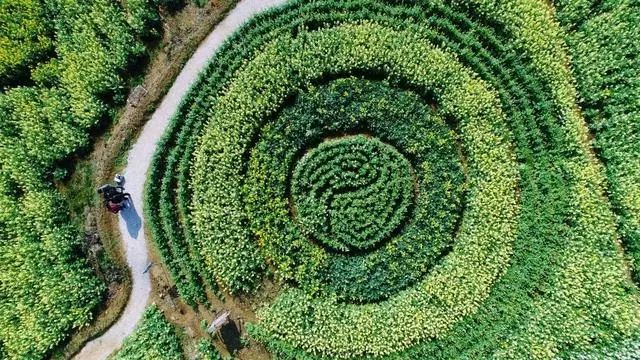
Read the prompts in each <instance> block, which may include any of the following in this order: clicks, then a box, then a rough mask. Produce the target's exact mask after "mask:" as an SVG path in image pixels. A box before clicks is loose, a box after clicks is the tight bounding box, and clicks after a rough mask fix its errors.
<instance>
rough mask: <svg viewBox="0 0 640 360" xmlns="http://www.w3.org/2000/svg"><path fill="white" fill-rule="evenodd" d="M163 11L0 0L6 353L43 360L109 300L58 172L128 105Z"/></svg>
mask: <svg viewBox="0 0 640 360" xmlns="http://www.w3.org/2000/svg"><path fill="white" fill-rule="evenodd" d="M156 20H157V14H156V12H155V9H154V7H153V6H150V4H149V3H148V1H147V0H127V1H122V2H114V1H111V0H96V1H89V2H87V1H76V0H42V1H40V0H6V1H4V0H3V1H2V2H0V87H2V92H1V93H0V204H1V205H2V207H1V209H0V357H2V358H4V356H6V357H7V358H10V359H40V358H43V357H44V356H45V355H47V354H48V353H50V352H51V350H52V349H53V348H54V347H55V346H56V345H57V344H60V343H61V342H62V341H63V340H64V339H65V338H66V337H67V336H68V334H69V333H70V331H71V329H73V328H77V327H80V326H82V325H85V324H87V323H88V322H89V321H90V320H91V319H92V317H93V312H92V310H93V309H94V308H95V307H96V305H98V304H99V303H100V302H101V301H102V300H103V297H104V296H103V295H104V290H105V287H104V284H102V283H101V282H100V281H99V280H98V278H97V277H95V276H94V275H93V274H92V273H91V271H90V269H89V267H88V266H87V264H86V262H85V261H84V260H82V258H81V257H82V255H81V254H82V252H81V251H80V250H79V245H80V244H79V240H80V238H81V236H82V234H81V232H80V231H78V229H77V228H76V227H75V226H74V225H72V222H71V220H70V219H69V216H68V210H67V209H66V205H65V201H64V200H63V199H62V197H61V196H60V194H59V193H58V192H57V191H55V189H54V188H53V184H52V180H59V179H60V178H61V177H64V173H65V171H64V168H65V167H66V165H67V164H68V163H69V162H70V160H69V157H70V156H71V155H72V154H73V153H74V152H76V151H78V150H79V149H81V148H82V147H84V146H86V145H87V144H88V142H89V139H90V136H89V132H90V130H91V128H92V127H94V126H95V125H96V124H98V123H99V122H101V121H104V120H106V119H107V118H109V117H112V116H114V115H113V109H114V108H115V107H116V105H118V104H122V103H123V102H124V101H123V100H124V95H125V93H126V89H125V84H126V81H125V78H126V76H127V74H128V73H129V71H128V69H129V68H130V66H131V65H132V64H133V63H134V62H135V61H136V60H137V59H139V58H140V56H142V55H143V53H144V51H145V47H144V45H143V42H142V39H143V38H146V37H147V36H149V35H151V34H150V32H152V31H153V27H152V25H153V24H154V22H155V21H156Z"/></svg>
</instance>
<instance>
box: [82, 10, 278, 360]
mask: <svg viewBox="0 0 640 360" xmlns="http://www.w3.org/2000/svg"><path fill="white" fill-rule="evenodd" d="M285 1H286V0H242V1H240V2H239V3H238V5H237V6H236V7H235V8H234V9H233V10H231V11H230V12H229V14H228V15H227V17H226V18H225V19H224V20H223V21H222V22H220V24H218V25H217V26H216V28H215V29H214V30H213V31H212V32H211V34H209V36H207V38H206V39H205V40H204V41H203V42H202V44H201V45H200V46H199V47H198V49H197V50H196V52H195V53H194V54H193V56H192V57H191V59H189V61H188V62H187V63H186V64H185V66H184V68H183V69H182V71H181V72H180V75H178V77H177V79H176V81H175V83H174V84H173V86H172V87H171V89H170V90H169V92H168V93H167V95H166V96H165V97H164V99H163V100H162V103H161V104H160V106H159V107H158V108H157V110H156V111H155V112H154V114H153V116H152V117H151V119H150V120H149V121H148V122H147V123H146V125H145V126H144V128H143V130H142V132H141V134H140V136H139V138H138V139H137V141H136V143H135V144H134V145H133V146H132V147H131V150H130V152H129V157H128V161H127V167H126V168H125V170H124V171H123V174H124V176H125V178H126V184H125V187H126V189H127V191H128V192H129V193H131V196H132V198H133V204H132V205H133V206H131V207H130V208H128V209H126V210H124V211H122V212H121V217H120V221H119V229H120V234H121V237H122V241H123V244H124V246H125V251H126V258H127V264H128V265H129V268H130V271H131V278H132V290H131V295H130V298H129V301H128V303H127V305H126V307H125V309H124V311H123V312H122V315H121V317H120V319H118V321H117V322H116V323H115V324H113V326H111V327H110V328H109V330H107V331H106V332H105V333H104V334H103V335H102V336H100V337H99V338H96V339H94V340H92V341H90V342H89V343H87V344H86V345H85V347H84V348H83V349H82V351H80V353H78V355H76V356H75V357H74V359H77V360H83V359H87V360H99V359H106V358H107V357H108V356H109V355H110V354H111V353H112V352H113V351H115V350H117V349H118V348H120V346H121V345H122V341H123V340H124V338H125V337H126V336H128V335H129V334H131V332H132V331H133V329H134V328H135V326H136V323H137V322H138V320H139V319H140V317H141V316H142V313H143V311H144V309H145V308H146V306H147V302H148V300H149V294H150V292H151V280H150V277H149V273H143V272H144V270H145V268H146V267H147V265H148V253H147V241H146V239H145V236H144V229H143V226H144V221H143V219H142V213H143V212H142V211H143V210H142V205H143V190H144V183H145V180H146V174H147V170H148V169H149V165H150V164H151V159H152V157H153V153H154V152H155V148H156V144H157V143H158V141H159V139H160V137H161V136H162V134H163V133H164V130H165V128H166V127H167V126H168V124H169V120H170V119H171V117H172V116H173V114H174V113H176V111H177V109H178V106H179V105H180V102H181V100H182V97H183V96H184V95H185V94H186V92H187V91H188V90H189V88H190V87H191V85H192V84H193V83H194V82H195V80H196V79H197V77H198V74H199V73H200V72H201V71H202V70H203V69H204V67H205V66H206V64H207V63H208V61H209V59H210V58H211V57H212V56H213V54H214V53H215V52H216V50H217V49H218V48H219V47H220V45H222V43H223V42H224V41H225V40H226V39H227V38H228V37H229V36H230V35H231V34H233V32H235V31H236V30H237V29H238V28H239V27H240V26H241V25H242V24H243V23H244V22H246V20H248V19H249V18H250V17H251V16H253V15H254V14H256V13H258V12H260V11H263V10H265V9H267V8H270V7H274V6H277V5H280V4H282V3H284V2H285Z"/></svg>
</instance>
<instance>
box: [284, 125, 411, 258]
mask: <svg viewBox="0 0 640 360" xmlns="http://www.w3.org/2000/svg"><path fill="white" fill-rule="evenodd" d="M413 184H414V176H413V170H412V169H411V164H410V163H409V161H408V160H407V159H406V158H404V157H403V156H402V155H401V154H400V153H399V152H398V151H396V150H395V149H393V148H392V147H391V146H389V145H386V144H384V143H382V142H380V141H379V140H376V139H370V138H367V137H365V136H362V135H356V136H353V137H347V138H342V139H337V140H328V141H326V142H324V143H322V144H320V145H319V146H318V147H316V148H314V149H312V150H310V151H309V153H307V154H306V155H305V156H304V157H303V158H302V159H300V160H299V161H298V163H297V164H296V167H295V170H294V172H293V182H292V187H291V188H292V190H291V195H292V200H293V201H292V202H293V204H292V205H293V206H292V208H293V212H294V213H295V214H296V218H297V221H298V223H299V226H300V227H301V228H302V232H303V233H306V234H307V235H308V236H310V237H311V238H313V239H316V240H317V241H319V242H321V243H322V244H324V245H326V246H329V247H331V248H333V249H336V250H338V251H346V252H349V251H352V250H367V249H369V248H371V247H373V246H376V245H378V244H379V243H380V242H382V241H384V240H385V239H386V238H388V237H389V236H391V234H392V233H393V232H394V231H395V230H396V229H398V228H399V227H400V226H401V225H402V223H403V222H404V221H405V218H406V217H407V215H408V213H409V210H410V208H411V206H412V203H413V200H414V199H413V198H414V196H415V191H414V185H413Z"/></svg>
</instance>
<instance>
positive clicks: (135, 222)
mask: <svg viewBox="0 0 640 360" xmlns="http://www.w3.org/2000/svg"><path fill="white" fill-rule="evenodd" d="M120 216H122V219H124V222H125V223H126V224H127V231H128V232H129V236H131V237H132V238H134V239H137V238H138V233H139V232H140V228H141V227H142V219H141V218H140V215H138V211H136V207H135V205H134V204H133V201H132V200H131V199H128V200H127V201H126V207H124V208H122V209H121V210H120Z"/></svg>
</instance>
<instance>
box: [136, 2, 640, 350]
mask: <svg viewBox="0 0 640 360" xmlns="http://www.w3.org/2000/svg"><path fill="white" fill-rule="evenodd" d="M639 13H640V12H639V11H638V7H637V4H636V3H634V2H631V1H604V2H596V1H578V2H574V1H566V2H564V1H558V2H556V3H555V4H553V5H550V4H549V3H547V2H543V1H535V0H507V1H500V2H494V1H484V0H474V1H468V2H458V1H438V0H432V1H427V0H424V1H415V2H406V1H391V0H390V1H373V0H349V1H335V0H316V1H311V0H308V1H305V0H300V1H291V2H288V3H287V5H286V6H284V7H283V8H281V9H277V10H272V11H269V12H267V13H265V14H262V15H259V16H258V17H256V18H254V19H253V20H252V21H251V22H250V23H249V24H248V25H246V26H244V27H243V28H242V29H241V30H240V31H238V32H237V33H236V34H235V35H234V36H233V37H232V38H231V39H230V40H229V41H227V42H226V44H225V46H223V48H222V49H221V50H220V51H219V52H218V53H217V55H216V56H215V58H214V59H213V60H212V61H211V63H210V64H209V65H208V68H207V70H206V72H205V73H204V74H203V75H202V76H201V78H200V80H199V82H198V83H197V85H195V86H194V87H193V88H192V89H191V91H190V94H189V96H188V97H187V98H186V99H185V100H184V102H183V105H182V107H181V110H180V113H179V114H178V115H177V116H175V118H174V120H173V122H172V124H171V126H170V129H169V130H168V131H167V133H166V134H165V136H164V138H163V140H162V142H161V144H160V146H159V148H158V151H157V153H156V156H155V159H154V162H153V167H152V173H151V174H150V178H149V181H148V184H147V192H146V198H145V201H146V204H147V206H146V214H145V215H146V218H147V219H148V221H149V222H150V224H151V230H152V233H153V238H154V241H155V244H156V246H157V247H158V249H159V250H160V252H161V254H162V256H163V258H164V260H165V262H166V263H167V264H168V266H169V269H170V271H171V273H172V277H173V279H174V281H175V282H176V284H177V286H178V291H179V292H180V294H181V296H182V297H183V299H185V301H187V302H188V303H191V304H192V305H195V304H197V303H201V302H203V301H204V300H205V297H204V294H205V289H206V288H207V287H211V288H213V289H221V290H222V291H225V292H227V293H230V294H242V293H249V294H251V293H254V292H255V291H261V290H260V289H261V287H259V285H260V284H261V282H262V281H263V280H265V279H267V278H270V279H272V280H274V281H275V282H276V283H277V284H279V288H280V290H279V293H278V295H277V296H276V298H275V299H274V300H273V301H272V302H270V303H268V304H264V305H263V306H262V307H261V308H260V309H259V310H258V312H257V315H258V321H257V322H256V323H254V324H252V325H251V326H250V328H249V333H250V335H251V336H252V337H253V338H255V339H258V340H259V341H260V342H262V343H263V344H265V345H266V346H267V348H268V349H269V350H270V351H271V352H272V354H273V355H274V356H275V357H276V358H283V359H289V358H290V359H325V358H326V359H329V358H344V359H348V358H358V359H360V358H371V357H374V358H388V359H423V358H435V359H449V358H451V359H454V358H509V359H510V358H523V359H524V358H553V357H562V358H566V357H580V356H584V357H589V356H593V357H595V358H599V357H603V356H606V355H611V356H613V355H614V352H615V351H622V352H624V351H625V349H631V350H627V351H633V349H637V347H634V344H635V342H636V341H637V339H639V336H638V334H639V330H640V307H639V306H640V302H639V301H640V298H639V297H638V291H637V290H638V289H637V283H634V279H635V281H637V280H638V276H637V272H636V271H635V269H636V267H635V264H636V263H637V262H638V260H639V258H638V256H639V254H640V253H639V252H638V248H639V245H640V243H639V237H638V234H640V227H639V226H638V224H639V222H638V219H639V216H640V211H639V210H640V207H639V206H640V203H639V201H638V200H639V199H640V198H639V196H640V171H639V169H640V167H639V165H640V117H639V112H638V110H639V107H638V104H639V103H638V96H637V95H638V94H639V93H640V92H639V89H640V87H639V84H640V77H639V76H638V71H639V69H640V66H639V64H640V63H639V60H638V47H639V46H640V45H638V44H639V43H638V40H639V39H640V37H639V35H638V33H637V27H638V25H640V17H639V16H638V14H639ZM158 189H160V191H158ZM620 356H623V355H620Z"/></svg>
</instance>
